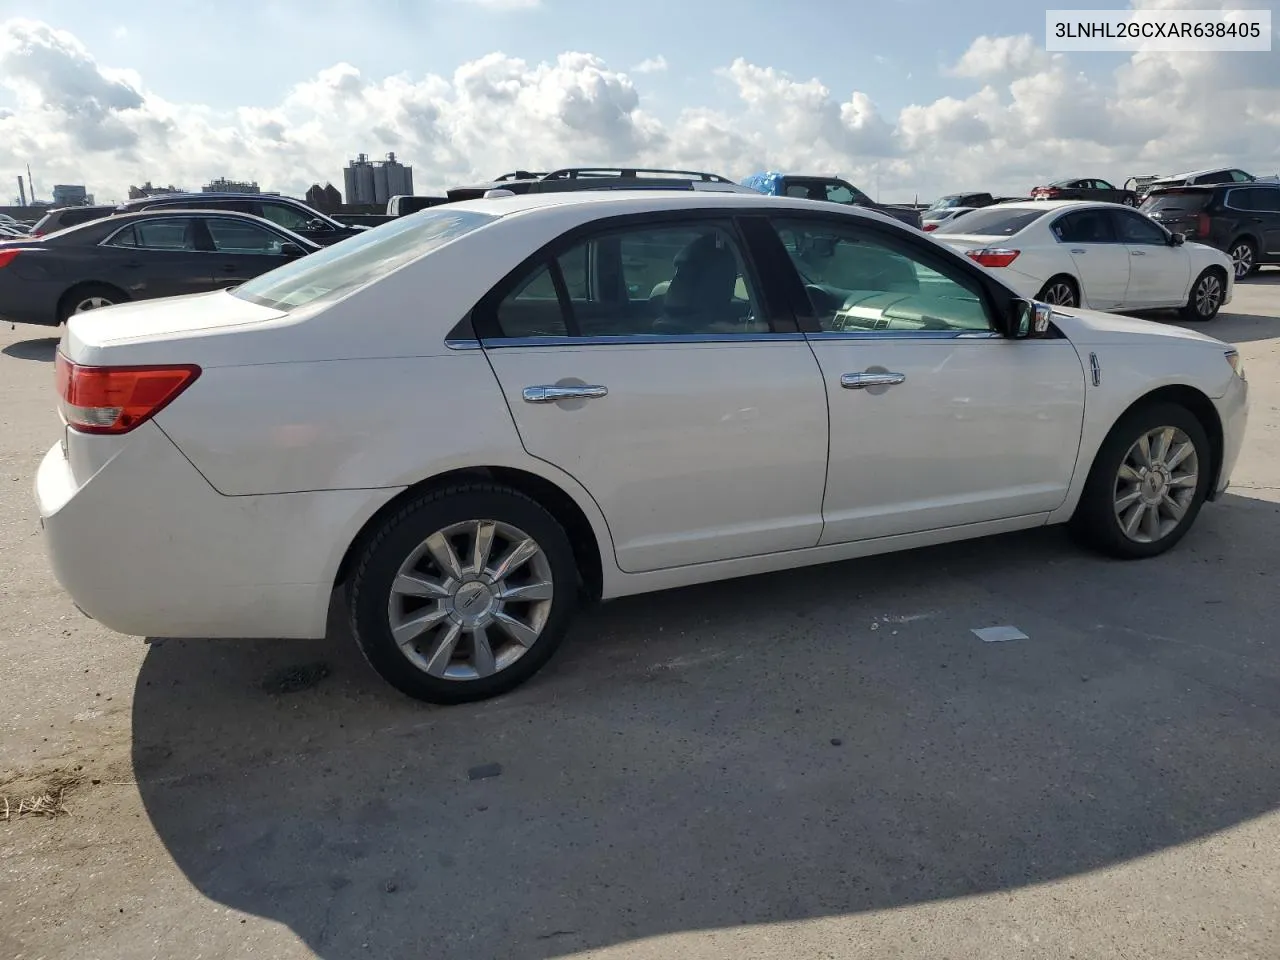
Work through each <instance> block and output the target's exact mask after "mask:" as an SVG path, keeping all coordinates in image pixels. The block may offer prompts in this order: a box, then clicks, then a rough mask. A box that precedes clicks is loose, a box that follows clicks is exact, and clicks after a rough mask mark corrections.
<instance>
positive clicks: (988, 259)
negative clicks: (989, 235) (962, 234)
mask: <svg viewBox="0 0 1280 960" xmlns="http://www.w3.org/2000/svg"><path fill="white" fill-rule="evenodd" d="M1021 252H1022V251H1021V250H1007V249H1005V248H1004V247H983V248H981V249H980V250H966V251H965V256H967V257H970V258H972V259H974V260H977V261H978V262H979V263H980V264H982V265H983V266H984V267H1007V266H1008V265H1009V264H1011V263H1013V261H1015V260H1017V259H1018V254H1020V253H1021Z"/></svg>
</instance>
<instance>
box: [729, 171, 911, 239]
mask: <svg viewBox="0 0 1280 960" xmlns="http://www.w3.org/2000/svg"><path fill="white" fill-rule="evenodd" d="M742 185H743V186H745V187H750V188H751V189H752V190H756V191H758V192H760V193H766V194H769V195H770V196H774V197H800V198H802V199H805V200H825V201H827V202H828V203H840V204H843V205H845V206H847V207H863V208H865V209H867V210H875V211H877V212H879V213H883V214H885V215H886V216H889V217H893V218H894V219H895V220H900V221H902V222H903V223H905V224H907V225H908V226H912V227H915V228H917V229H919V227H920V223H921V216H920V211H919V210H917V209H916V208H915V207H912V206H907V205H905V204H892V203H877V202H876V201H875V200H872V199H871V198H870V197H869V196H867V195H866V194H865V193H863V192H862V191H861V190H859V189H858V188H857V187H855V186H854V185H853V184H851V183H850V182H849V181H848V180H841V179H840V178H839V177H813V176H801V175H798V174H791V173H777V172H772V173H755V174H752V175H751V176H749V177H747V178H746V179H745V180H743V181H742Z"/></svg>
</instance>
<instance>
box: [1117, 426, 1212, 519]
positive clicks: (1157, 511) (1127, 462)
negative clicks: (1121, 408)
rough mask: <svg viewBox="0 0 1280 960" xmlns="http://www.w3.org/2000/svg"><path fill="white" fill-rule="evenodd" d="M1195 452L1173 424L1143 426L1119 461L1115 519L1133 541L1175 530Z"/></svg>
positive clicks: (1192, 483)
mask: <svg viewBox="0 0 1280 960" xmlns="http://www.w3.org/2000/svg"><path fill="white" fill-rule="evenodd" d="M1199 470H1200V457H1199V455H1198V454H1197V453H1196V447H1195V444H1194V443H1192V442H1191V438H1190V437H1188V436H1187V435H1186V433H1184V432H1183V431H1182V430H1179V429H1178V428H1177V427H1168V426H1164V427H1156V428H1154V429H1152V430H1147V431H1146V432H1144V433H1143V434H1142V435H1141V436H1140V437H1138V439H1137V440H1136V441H1135V442H1134V444H1133V446H1131V447H1130V448H1129V452H1128V453H1126V454H1125V457H1124V459H1123V460H1122V461H1121V462H1120V470H1119V471H1118V473H1117V475H1116V482H1115V490H1114V507H1115V515H1116V520H1118V521H1119V523H1120V530H1121V532H1122V533H1124V535H1125V537H1127V538H1128V539H1130V540H1132V541H1133V542H1135V543H1157V542H1159V541H1160V540H1163V539H1164V538H1165V537H1167V536H1169V534H1171V533H1173V531H1174V530H1176V529H1177V527H1178V525H1179V524H1180V523H1181V522H1182V520H1183V518H1184V517H1185V516H1186V515H1187V510H1188V509H1190V507H1191V504H1192V501H1194V499H1195V495H1196V485H1197V483H1198V481H1199Z"/></svg>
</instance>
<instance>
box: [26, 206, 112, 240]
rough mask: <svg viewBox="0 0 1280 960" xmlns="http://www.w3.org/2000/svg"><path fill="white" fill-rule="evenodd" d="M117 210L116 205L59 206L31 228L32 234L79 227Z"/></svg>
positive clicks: (41, 235) (44, 233) (41, 234)
mask: <svg viewBox="0 0 1280 960" xmlns="http://www.w3.org/2000/svg"><path fill="white" fill-rule="evenodd" d="M115 212H116V208H115V207H57V208H55V209H53V210H50V211H49V212H48V213H46V214H45V215H44V216H43V217H41V218H40V219H39V220H37V221H36V224H35V226H33V227H32V228H31V236H33V237H43V236H47V235H48V234H50V233H56V232H57V231H59V230H65V229H67V227H78V226H80V224H82V223H88V222H89V221H90V220H100V219H101V218H103V217H109V216H111V214H113V213H115Z"/></svg>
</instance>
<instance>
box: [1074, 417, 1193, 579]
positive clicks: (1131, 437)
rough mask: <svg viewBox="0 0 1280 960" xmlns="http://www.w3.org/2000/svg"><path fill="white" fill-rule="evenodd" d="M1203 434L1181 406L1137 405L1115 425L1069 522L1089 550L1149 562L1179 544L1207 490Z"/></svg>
mask: <svg viewBox="0 0 1280 960" xmlns="http://www.w3.org/2000/svg"><path fill="white" fill-rule="evenodd" d="M1212 463H1213V456H1212V450H1211V448H1210V445H1209V437H1208V434H1206V433H1205V430H1204V427H1203V426H1202V425H1201V424H1200V421H1199V420H1198V419H1197V418H1196V416H1195V415H1194V414H1193V413H1191V411H1190V410H1188V409H1187V408H1186V407H1182V406H1178V405H1177V404H1171V403H1158V404H1150V405H1148V406H1144V407H1139V408H1138V409H1136V410H1133V411H1131V412H1129V413H1127V414H1125V416H1124V417H1122V418H1121V419H1120V421H1119V422H1118V423H1117V424H1116V425H1115V427H1113V428H1112V430H1111V433H1110V434H1108V436H1107V439H1106V440H1105V441H1103V444H1102V447H1101V448H1100V449H1099V450H1098V455H1097V457H1096V459H1095V460H1094V463H1093V468H1092V470H1091V471H1090V472H1089V478H1088V480H1087V481H1086V483H1085V488H1084V492H1083V493H1082V494H1081V496H1080V503H1079V505H1078V506H1077V508H1076V512H1075V516H1074V517H1073V518H1072V521H1071V526H1072V529H1073V531H1074V532H1075V533H1076V534H1077V536H1079V537H1080V538H1081V539H1082V540H1084V541H1085V542H1086V543H1087V544H1089V545H1090V546H1092V547H1094V548H1096V549H1098V550H1101V551H1102V552H1104V553H1107V554H1110V555H1111V556H1114V557H1119V558H1121V559H1125V560H1132V559H1139V558H1143V557H1154V556H1156V555H1157V554H1161V553H1164V552H1165V551H1166V550H1168V549H1169V548H1171V547H1172V546H1173V545H1174V544H1176V543H1177V542H1178V541H1179V540H1181V539H1182V538H1183V537H1184V536H1185V535H1186V533H1187V531H1188V530H1189V529H1190V528H1191V525H1192V523H1194V522H1195V518H1196V516H1197V514H1199V512H1200V507H1201V506H1202V505H1203V504H1204V500H1205V497H1206V495H1207V494H1208V491H1209V483H1210V480H1211V470H1212Z"/></svg>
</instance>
